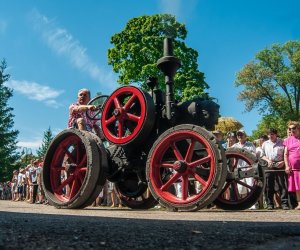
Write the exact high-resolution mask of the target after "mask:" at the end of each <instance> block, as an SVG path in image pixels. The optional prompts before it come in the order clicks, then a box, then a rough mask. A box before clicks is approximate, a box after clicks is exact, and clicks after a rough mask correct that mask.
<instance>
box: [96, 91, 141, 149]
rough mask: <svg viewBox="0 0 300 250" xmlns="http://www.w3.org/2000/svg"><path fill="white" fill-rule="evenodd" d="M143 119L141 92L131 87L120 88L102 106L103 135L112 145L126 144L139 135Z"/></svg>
mask: <svg viewBox="0 0 300 250" xmlns="http://www.w3.org/2000/svg"><path fill="white" fill-rule="evenodd" d="M145 119H146V101H145V97H144V94H143V92H142V91H141V90H139V89H138V88H136V87H133V86H126V87H121V88H119V89H117V90H116V91H115V92H114V93H113V94H112V95H111V96H110V97H109V98H108V99H107V101H106V103H105V105H104V108H103V112H102V118H101V126H102V130H103V134H104V135H105V137H106V138H107V139H108V140H109V141H110V142H112V143H115V144H125V143H128V142H129V141H131V140H133V139H134V138H135V137H136V136H137V135H138V134H139V132H140V130H141V129H142V126H143V123H144V121H145Z"/></svg>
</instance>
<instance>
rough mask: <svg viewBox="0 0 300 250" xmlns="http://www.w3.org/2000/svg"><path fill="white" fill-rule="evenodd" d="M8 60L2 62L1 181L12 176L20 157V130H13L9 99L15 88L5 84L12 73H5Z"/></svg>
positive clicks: (0, 68) (0, 103)
mask: <svg viewBox="0 0 300 250" xmlns="http://www.w3.org/2000/svg"><path fill="white" fill-rule="evenodd" d="M6 66H7V65H6V61H5V60H2V61H1V62H0V181H7V180H9V179H10V178H11V176H12V171H13V169H14V168H15V163H16V161H17V159H18V158H19V154H18V153H17V151H16V150H17V136H18V134H19V131H17V130H13V126H14V120H13V117H14V115H13V114H12V111H13V108H11V107H9V106H8V104H7V103H8V100H9V98H11V97H12V96H13V90H12V89H10V88H8V87H7V86H5V85H4V83H5V82H6V81H8V79H9V77H10V75H9V74H5V69H6Z"/></svg>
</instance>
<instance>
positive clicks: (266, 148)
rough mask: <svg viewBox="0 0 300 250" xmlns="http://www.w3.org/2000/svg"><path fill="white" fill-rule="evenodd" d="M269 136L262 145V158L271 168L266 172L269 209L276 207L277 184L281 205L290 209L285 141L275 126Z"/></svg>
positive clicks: (285, 208)
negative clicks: (285, 170)
mask: <svg viewBox="0 0 300 250" xmlns="http://www.w3.org/2000/svg"><path fill="white" fill-rule="evenodd" d="M268 137H269V140H267V141H265V142H264V143H263V145H262V159H264V160H266V161H267V162H268V170H269V171H266V172H265V173H266V174H265V176H266V187H265V197H266V203H267V209H269V210H271V209H274V194H275V193H276V190H275V186H277V187H278V192H279V195H280V199H281V207H282V209H284V210H288V209H289V205H288V192H287V186H286V175H285V172H284V169H285V168H284V166H285V165H284V145H283V141H282V140H281V139H280V138H278V135H277V130H276V129H275V128H270V129H269V130H268Z"/></svg>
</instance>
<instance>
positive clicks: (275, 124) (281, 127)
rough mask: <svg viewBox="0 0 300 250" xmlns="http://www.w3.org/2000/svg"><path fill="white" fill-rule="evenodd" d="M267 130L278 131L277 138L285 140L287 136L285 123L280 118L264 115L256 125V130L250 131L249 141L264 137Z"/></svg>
mask: <svg viewBox="0 0 300 250" xmlns="http://www.w3.org/2000/svg"><path fill="white" fill-rule="evenodd" d="M269 128H275V129H277V131H278V136H279V137H281V138H285V137H286V136H287V130H286V129H287V122H286V121H285V120H283V119H282V118H281V117H278V116H274V115H273V114H270V115H265V116H264V117H263V118H262V120H261V121H260V122H259V124H258V125H257V128H256V129H255V130H254V131H252V136H251V137H250V139H251V140H256V139H258V138H259V137H260V136H261V135H265V134H267V132H268V129H269Z"/></svg>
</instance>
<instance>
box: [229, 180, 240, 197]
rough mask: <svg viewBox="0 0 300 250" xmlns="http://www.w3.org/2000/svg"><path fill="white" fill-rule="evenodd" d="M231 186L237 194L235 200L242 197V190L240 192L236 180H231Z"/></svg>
mask: <svg viewBox="0 0 300 250" xmlns="http://www.w3.org/2000/svg"><path fill="white" fill-rule="evenodd" d="M231 187H232V188H233V191H234V194H235V198H236V199H235V200H236V201H237V200H239V199H240V198H241V196H240V192H239V189H238V186H237V183H236V182H231Z"/></svg>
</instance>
